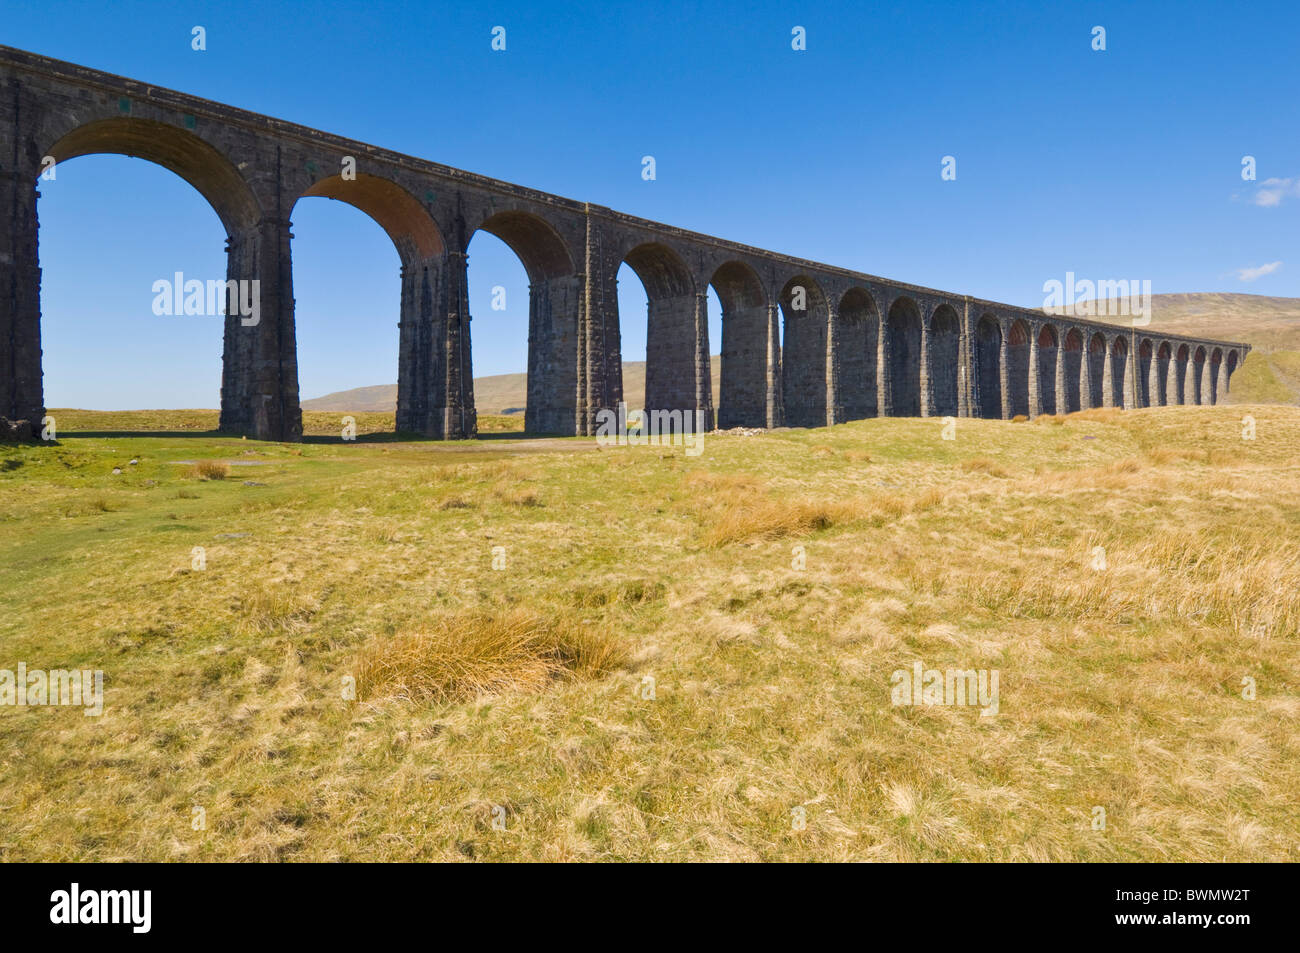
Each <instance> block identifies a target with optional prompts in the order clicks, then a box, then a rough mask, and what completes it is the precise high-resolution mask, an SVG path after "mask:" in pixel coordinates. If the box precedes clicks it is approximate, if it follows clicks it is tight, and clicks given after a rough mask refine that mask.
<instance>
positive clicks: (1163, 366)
mask: <svg viewBox="0 0 1300 953" xmlns="http://www.w3.org/2000/svg"><path fill="white" fill-rule="evenodd" d="M1172 356H1173V355H1172V351H1171V349H1170V347H1169V342H1168V341H1161V342H1160V347H1159V348H1157V349H1156V393H1155V399H1156V400H1157V401H1159V402H1160V406H1161V407H1165V406H1168V404H1169V403H1170V399H1169V398H1170V388H1169V363H1170V360H1171V358H1172Z"/></svg>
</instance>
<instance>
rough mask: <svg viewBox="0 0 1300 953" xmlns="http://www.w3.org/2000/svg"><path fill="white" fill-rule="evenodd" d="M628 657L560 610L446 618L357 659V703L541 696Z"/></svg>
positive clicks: (603, 634) (381, 641) (375, 645)
mask: <svg viewBox="0 0 1300 953" xmlns="http://www.w3.org/2000/svg"><path fill="white" fill-rule="evenodd" d="M624 658H625V655H624V650H623V647H622V644H621V643H620V641H619V640H618V639H616V638H614V637H613V636H611V635H610V634H609V633H608V632H607V631H605V630H604V629H603V628H598V627H593V626H591V625H588V624H586V623H584V622H582V621H581V620H579V619H577V618H576V617H573V616H570V615H566V614H564V613H562V612H552V613H548V614H546V615H542V614H540V613H537V612H533V611H530V610H527V609H521V608H515V609H506V610H502V609H479V610H470V611H460V612H448V613H446V614H444V615H441V616H439V617H437V618H435V619H433V620H431V621H430V622H429V623H427V624H426V625H424V626H421V627H419V628H415V629H410V630H407V631H403V632H399V633H398V634H396V635H393V636H387V637H379V638H376V639H375V640H374V641H372V642H371V643H370V644H369V645H367V646H366V647H365V648H364V649H363V650H362V651H361V653H360V654H359V655H358V657H357V660H356V668H355V671H356V679H357V697H358V698H359V699H361V700H363V701H373V700H376V699H379V698H400V699H404V700H406V701H411V702H428V703H433V704H444V703H452V702H460V701H468V700H471V699H474V698H477V697H479V696H481V695H500V694H505V693H515V692H538V691H541V690H543V689H544V688H546V687H547V686H549V685H551V684H552V683H554V682H556V681H560V680H563V679H590V678H596V677H598V676H600V675H603V674H605V673H607V672H610V671H612V670H613V669H615V668H616V667H618V666H619V665H620V664H622V662H623V660H624Z"/></svg>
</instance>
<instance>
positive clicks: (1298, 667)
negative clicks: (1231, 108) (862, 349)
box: [0, 378, 1300, 861]
mask: <svg viewBox="0 0 1300 953" xmlns="http://www.w3.org/2000/svg"><path fill="white" fill-rule="evenodd" d="M1236 384H1237V379H1236V378H1234V391H1235V390H1236ZM141 413H150V412H141ZM202 413H204V412H184V411H182V412H153V416H152V417H151V419H150V425H151V426H152V427H153V429H155V430H156V431H157V432H156V433H155V434H153V435H143V434H140V435H131V436H120V437H119V436H97V435H95V434H99V433H112V432H115V431H117V430H120V429H122V427H123V425H122V422H121V421H122V419H123V418H121V417H120V416H119V417H118V418H116V420H112V421H110V420H107V419H104V418H90V417H85V418H77V417H75V416H73V415H74V414H75V412H68V411H62V412H55V415H56V416H59V415H63V417H64V418H65V419H64V420H61V422H60V434H61V440H60V444H59V445H58V446H22V447H5V448H2V449H0V573H2V574H3V578H4V579H5V581H6V584H5V586H4V587H3V589H0V644H2V645H3V646H4V653H3V657H2V658H0V668H10V669H12V668H14V667H16V666H17V664H18V662H20V661H23V662H26V663H27V665H28V666H29V667H30V668H45V669H50V668H60V667H72V666H79V667H89V668H100V669H103V671H104V673H105V690H106V696H105V711H104V714H103V716H102V717H100V718H87V717H84V716H83V715H82V713H81V711H80V710H70V709H59V708H22V709H20V708H12V707H0V741H2V744H0V859H5V860H72V859H76V860H121V859H186V860H205V859H206V860H218V859H219V860H232V859H252V860H288V859H301V860H337V859H352V860H361V859H366V860H396V859H437V860H455V859H468V858H475V859H486V860H504V859H510V860H520V859H543V860H547V859H555V860H564V859H602V860H620V859H635V860H656V859H666V860H694V859H715V860H751V859H766V860H812V859H818V860H837V859H869V860H928V861H952V860H982V859H992V860H1193V861H1212V860H1227V861H1239V860H1296V859H1300V854H1297V847H1296V845H1297V843H1300V839H1298V838H1297V834H1298V833H1300V819H1298V816H1297V813H1296V810H1295V807H1294V802H1295V793H1294V792H1295V791H1296V790H1297V789H1300V767H1298V766H1300V758H1298V757H1297V755H1300V741H1298V740H1297V739H1298V738H1300V736H1298V735H1297V733H1296V731H1295V721H1296V718H1297V716H1298V715H1300V694H1298V693H1297V688H1296V686H1297V685H1300V658H1298V657H1297V639H1298V638H1300V409H1296V408H1289V407H1277V406H1249V407H1203V408H1164V409H1154V410H1144V411H1137V412H1130V413H1119V412H1114V411H1092V412H1087V413H1084V414H1077V415H1072V416H1071V417H1069V418H1066V419H1064V420H1051V419H1040V420H1039V421H1036V422H1032V423H1028V424H1016V425H1012V424H1009V423H1002V422H997V421H974V420H964V419H963V420H961V421H959V423H958V427H957V439H956V440H954V441H947V440H942V439H940V423H939V421H929V420H873V421H861V422H856V423H852V424H845V425H841V426H837V427H832V428H823V429H819V430H790V431H780V432H773V433H767V434H760V435H757V436H751V437H740V436H710V437H707V438H706V440H705V444H704V453H703V454H702V455H701V456H699V457H687V456H685V455H684V454H683V453H682V451H681V450H680V449H676V450H673V449H669V448H656V447H644V448H602V449H597V448H596V447H595V446H594V444H593V443H592V442H591V441H590V440H586V439H578V438H570V439H561V440H547V441H541V440H527V441H514V440H511V439H502V438H496V439H487V440H481V441H457V442H452V443H445V444H439V443H434V442H425V441H391V440H376V441H369V442H367V441H357V442H355V443H344V442H343V441H341V440H337V439H333V438H332V437H331V436H329V434H330V433H331V431H330V430H329V427H331V426H333V424H332V423H331V421H334V420H335V419H336V417H337V416H338V415H323V416H324V417H325V418H326V419H325V420H324V421H323V422H322V423H321V424H320V425H319V428H318V429H320V430H321V434H320V439H317V440H312V441H308V442H305V443H303V444H298V445H288V444H268V443H259V442H254V441H246V440H238V439H233V438H226V437H217V436H211V435H208V434H205V433H202V431H203V430H204V429H206V428H205V426H204V418H201V417H197V416H191V415H192V414H202ZM1247 413H1249V414H1250V415H1252V416H1253V417H1254V418H1255V420H1256V434H1257V436H1256V439H1255V440H1253V441H1244V440H1242V439H1241V417H1242V416H1243V415H1244V414H1247ZM356 416H357V417H358V424H359V426H360V425H361V424H362V422H363V421H362V415H356ZM376 416H382V415H376ZM69 417H71V418H72V419H71V420H69V419H67V418H69ZM211 419H212V421H213V423H214V422H215V418H214V417H213V418H211ZM365 423H366V425H367V426H372V425H373V426H378V424H379V423H382V422H381V421H380V422H372V421H369V420H367V421H365ZM78 425H80V426H78ZM313 426H315V425H313ZM78 429H80V430H81V431H82V432H83V433H85V434H86V435H85V436H77V435H75V432H76V431H77V430H78ZM187 430H189V431H196V433H195V434H194V435H189V436H187V435H185V433H184V432H185V431H187ZM131 460H135V461H136V462H135V463H134V464H131V463H130V461H131ZM203 460H212V461H224V462H226V463H228V464H229V465H230V466H229V475H228V476H227V477H226V478H225V479H221V480H201V479H199V478H197V477H196V476H191V475H189V474H190V472H191V467H193V466H194V465H195V464H196V463H197V462H198V461H203ZM247 464H252V465H247ZM115 468H116V469H119V470H120V471H121V472H120V473H118V474H114V473H113V472H112V471H113V469H115ZM195 547H202V548H203V551H204V557H205V568H203V569H196V568H194V566H193V562H192V560H193V559H194V549H195ZM497 547H502V549H496V548H497ZM798 547H801V548H802V558H803V560H804V564H803V568H795V567H796V564H797V562H798V558H799V550H798V549H797V548H798ZM1095 547H1102V548H1103V549H1104V550H1105V553H1106V557H1107V562H1108V568H1107V569H1106V570H1105V571H1095V570H1093V569H1092V568H1091V566H1090V557H1091V554H1092V553H1093V551H1094V549H1095ZM499 554H500V555H504V558H505V563H504V568H502V569H494V568H493V562H494V557H496V556H498V555H499ZM494 633H496V634H500V633H505V635H504V636H502V637H500V638H499V637H497V635H496V634H494ZM512 633H513V634H512ZM503 639H504V640H503ZM458 646H463V649H464V650H463V652H462V651H460V650H458ZM916 660H920V661H922V662H923V663H924V664H925V666H926V667H933V668H940V669H943V668H950V667H956V668H991V669H997V670H998V671H999V672H1000V673H1001V699H1000V713H999V714H998V715H997V716H996V717H995V718H981V717H980V716H979V712H978V710H976V709H973V708H960V707H952V708H945V707H917V708H912V707H894V706H893V705H891V704H890V679H891V673H892V672H894V671H895V670H898V669H905V668H909V667H910V666H911V664H912V663H913V662H914V661H916ZM1244 677H1250V678H1253V679H1255V681H1256V684H1257V690H1258V695H1257V697H1256V698H1255V699H1254V700H1247V699H1245V698H1243V697H1242V695H1241V683H1242V679H1243V678H1244ZM351 679H359V681H360V686H361V691H360V692H359V697H358V698H355V699H354V698H349V697H346V695H347V687H348V685H349V683H350V682H349V680H351ZM652 689H653V690H652ZM651 695H653V697H651ZM196 806H197V807H202V808H203V809H204V811H205V812H206V818H207V826H206V829H205V830H200V831H195V830H194V829H193V828H192V824H191V819H192V817H193V808H194V807H196ZM1096 806H1103V807H1105V808H1106V811H1107V818H1108V824H1107V829H1106V830H1105V831H1094V830H1092V829H1091V823H1090V822H1091V818H1092V810H1093V808H1094V807H1096ZM496 808H503V809H504V811H505V818H506V829H505V830H504V831H501V830H497V829H495V828H494V827H493V823H492V822H493V816H494V809H496ZM795 808H803V810H804V812H805V814H806V817H807V826H806V829H804V830H796V829H794V825H792V823H791V818H792V811H793V810H794V809H795Z"/></svg>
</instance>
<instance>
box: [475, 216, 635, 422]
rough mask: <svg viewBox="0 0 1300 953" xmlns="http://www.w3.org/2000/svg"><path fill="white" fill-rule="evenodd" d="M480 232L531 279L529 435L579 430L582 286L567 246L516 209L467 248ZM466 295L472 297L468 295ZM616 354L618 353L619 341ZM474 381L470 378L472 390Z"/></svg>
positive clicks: (484, 228) (544, 224)
mask: <svg viewBox="0 0 1300 953" xmlns="http://www.w3.org/2000/svg"><path fill="white" fill-rule="evenodd" d="M480 231H481V232H486V233H487V234H489V235H492V236H494V237H495V238H498V239H500V240H501V242H503V243H504V244H505V245H506V247H507V248H509V249H510V250H511V251H512V252H513V253H514V255H515V257H516V258H518V259H519V263H520V264H521V265H523V267H524V271H525V273H526V274H527V275H528V373H527V383H526V388H527V389H526V395H527V396H526V397H525V399H524V429H525V430H526V431H528V432H529V433H573V432H574V431H575V430H576V429H579V427H580V424H579V423H578V422H577V420H576V413H575V410H574V400H575V395H576V394H577V392H578V314H579V310H580V308H581V305H582V293H583V283H582V279H581V278H579V277H578V276H577V275H576V274H575V272H576V270H577V269H576V267H575V266H574V261H573V256H572V254H571V253H570V250H569V247H568V245H567V244H566V242H565V241H564V239H563V238H561V237H560V234H559V232H558V231H556V229H555V228H554V227H553V226H552V225H551V223H550V222H548V221H546V219H544V218H542V217H541V216H540V215H536V214H533V213H532V212H526V211H520V210H518V209H506V210H503V211H500V212H496V213H494V214H492V215H489V216H488V217H487V218H486V219H484V220H483V221H482V222H480V223H479V224H478V226H477V227H476V228H475V229H474V230H473V232H471V234H470V236H469V239H468V240H467V243H466V247H467V248H468V241H470V240H472V239H473V236H474V234H476V233H478V232H480ZM456 270H457V271H459V269H456ZM466 282H467V283H468V274H466ZM466 294H467V299H468V291H467V293H466ZM614 353H616V354H617V353H618V344H617V341H615V342H614ZM620 380H621V377H620ZM472 381H473V377H472V374H471V376H470V384H469V385H468V386H472Z"/></svg>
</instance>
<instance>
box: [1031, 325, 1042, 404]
mask: <svg viewBox="0 0 1300 953" xmlns="http://www.w3.org/2000/svg"><path fill="white" fill-rule="evenodd" d="M1027 323H1028V322H1027ZM1040 330H1041V328H1040V327H1039V326H1038V325H1036V324H1033V323H1029V419H1030V420H1033V419H1034V418H1035V417H1038V416H1040V415H1041V414H1042V413H1043V397H1042V395H1041V394H1040V393H1039V390H1041V387H1040V382H1039V379H1038V361H1039V353H1038V334H1039V332H1040Z"/></svg>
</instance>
